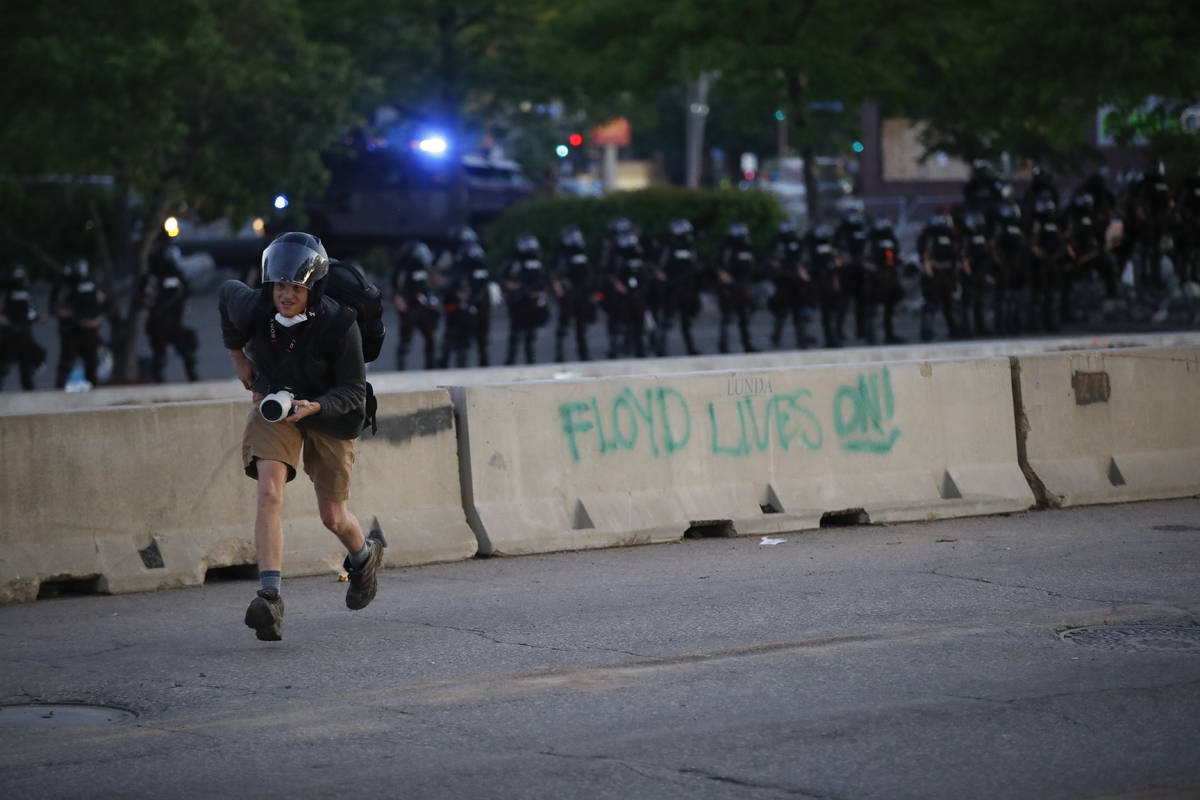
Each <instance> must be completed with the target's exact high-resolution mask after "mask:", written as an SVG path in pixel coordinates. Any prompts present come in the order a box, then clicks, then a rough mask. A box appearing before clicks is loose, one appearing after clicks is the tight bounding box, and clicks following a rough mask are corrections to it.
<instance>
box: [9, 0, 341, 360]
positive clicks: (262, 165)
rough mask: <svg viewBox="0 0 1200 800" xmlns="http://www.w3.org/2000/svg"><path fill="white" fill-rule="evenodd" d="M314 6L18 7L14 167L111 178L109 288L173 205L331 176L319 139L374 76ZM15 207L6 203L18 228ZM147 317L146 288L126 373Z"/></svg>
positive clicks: (141, 258) (134, 1) (118, 336)
mask: <svg viewBox="0 0 1200 800" xmlns="http://www.w3.org/2000/svg"><path fill="white" fill-rule="evenodd" d="M300 12H301V9H300V6H299V5H298V3H297V2H296V1H295V0H259V1H258V2H254V3H249V2H241V1H239V0H179V2H176V3H172V4H170V6H163V5H162V4H159V3H155V2H150V0H114V1H113V2H110V3H105V4H82V5H81V4H78V3H73V2H68V0H45V2H41V3H39V4H36V5H34V4H24V3H21V4H9V5H6V6H5V8H4V10H3V12H0V24H2V25H3V26H4V30H5V31H6V33H7V34H8V35H9V37H10V42H11V45H10V46H9V47H7V48H5V49H4V50H3V52H0V68H2V69H3V71H4V74H5V75H7V76H9V77H10V80H6V81H4V82H3V87H2V88H0V101H2V102H3V104H4V107H5V108H7V109H9V116H8V119H7V124H6V126H4V128H3V129H0V154H3V155H0V174H3V175H4V176H5V180H6V181H9V182H13V181H16V182H19V181H21V180H25V179H28V178H29V177H30V176H37V175H43V176H44V175H47V174H49V175H55V176H60V178H62V179H63V180H64V181H66V182H68V183H69V182H71V181H73V180H76V179H79V178H81V177H83V176H107V177H108V178H110V179H111V182H112V183H111V186H112V189H111V194H110V200H111V207H112V217H111V219H110V220H108V221H106V220H104V219H101V217H102V214H101V211H100V208H99V206H98V205H93V209H92V211H93V216H94V217H96V219H93V220H92V222H93V226H92V230H93V233H94V235H93V237H92V241H91V242H90V247H89V252H88V253H87V254H90V255H92V256H93V259H94V260H96V261H98V266H99V267H100V269H99V272H100V273H101V274H102V275H103V276H104V279H105V280H106V281H107V282H108V285H109V288H110V290H111V289H112V288H113V286H114V284H115V279H116V278H117V277H118V276H119V275H128V274H133V275H135V276H136V275H137V274H140V273H141V272H142V271H144V270H145V268H146V262H147V256H148V254H149V251H150V249H151V248H152V247H153V244H154V240H155V238H156V237H157V236H158V235H159V232H160V231H161V230H162V223H163V221H164V219H165V218H166V217H167V216H169V215H171V214H173V213H178V212H181V211H183V210H187V211H188V212H189V213H191V214H193V215H196V216H198V217H199V218H201V219H212V218H217V217H226V216H227V217H229V218H231V219H240V218H244V217H245V216H246V215H247V214H248V213H250V212H251V211H252V210H255V209H257V208H260V207H261V205H262V200H263V198H265V197H270V196H271V195H272V194H273V193H274V192H275V191H277V190H278V188H279V187H281V186H287V187H289V188H290V189H292V190H293V191H305V190H312V189H314V188H316V187H319V186H320V185H321V183H322V182H323V180H324V179H325V175H324V170H323V168H322V166H321V162H320V160H319V157H318V154H319V151H320V148H321V147H322V146H323V145H325V144H326V143H327V142H328V141H330V140H331V139H333V138H334V137H336V136H337V134H338V133H339V132H340V130H341V128H342V127H343V126H344V125H345V124H346V122H347V121H348V109H347V104H346V98H347V97H349V96H351V95H353V94H354V93H356V92H357V91H359V85H360V83H361V76H360V75H359V74H358V73H357V72H356V71H355V70H354V68H353V63H352V61H351V60H350V59H349V58H348V57H347V55H346V53H345V51H344V50H343V49H341V48H339V47H336V46H331V45H328V44H325V43H322V42H319V41H314V40H312V39H309V38H307V37H306V36H305V34H304V27H303V25H302V24H300V23H301V20H302V17H301V13H300ZM13 76H20V79H19V80H12V79H11V78H12V77H13ZM12 213H13V210H12V209H11V208H8V207H6V208H5V209H3V210H2V211H0V234H5V235H6V236H8V237H9V238H10V239H11V238H12V234H13V228H12V226H11V225H9V224H5V223H4V221H5V220H6V219H9V218H11V215H12ZM18 246H20V245H18ZM42 249H43V251H44V252H46V253H50V252H53V250H54V248H53V247H52V246H43V247H42ZM57 255H58V258H65V257H67V256H68V255H72V254H68V253H58V254H57ZM74 255H84V253H75V254H74ZM137 318H138V314H137V299H136V298H132V297H131V298H129V300H128V303H127V305H126V308H125V311H124V313H121V311H120V310H119V309H118V310H116V311H114V313H113V315H112V327H113V334H114V335H113V338H114V349H115V350H116V351H117V353H118V359H117V361H118V365H117V368H118V378H119V379H124V380H130V379H133V378H134V377H135V373H136V349H135V343H136V336H137Z"/></svg>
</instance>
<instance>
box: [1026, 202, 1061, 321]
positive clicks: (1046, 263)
mask: <svg viewBox="0 0 1200 800" xmlns="http://www.w3.org/2000/svg"><path fill="white" fill-rule="evenodd" d="M1029 251H1030V259H1029V268H1030V276H1031V279H1032V280H1031V283H1032V289H1033V295H1034V296H1033V306H1032V308H1036V309H1037V310H1038V311H1039V312H1040V321H1041V325H1042V327H1043V328H1044V329H1045V330H1047V331H1050V332H1057V331H1058V330H1059V328H1060V324H1061V316H1060V312H1061V302H1062V290H1063V283H1064V281H1065V275H1064V272H1065V270H1066V268H1067V267H1068V266H1069V264H1068V263H1067V249H1066V240H1065V238H1064V237H1063V232H1062V228H1061V227H1060V225H1059V214H1058V206H1057V205H1056V204H1055V202H1054V201H1053V200H1051V199H1050V198H1049V197H1043V198H1041V199H1040V200H1038V201H1037V203H1036V204H1035V205H1034V210H1033V224H1032V225H1031V226H1030V233H1029ZM1031 310H1032V309H1031ZM1032 318H1033V319H1037V317H1032Z"/></svg>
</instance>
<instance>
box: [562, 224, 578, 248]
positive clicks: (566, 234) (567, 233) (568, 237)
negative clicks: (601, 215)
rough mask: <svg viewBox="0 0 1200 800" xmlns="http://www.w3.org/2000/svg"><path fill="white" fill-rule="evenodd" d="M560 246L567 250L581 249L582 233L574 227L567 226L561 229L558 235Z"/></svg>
mask: <svg viewBox="0 0 1200 800" xmlns="http://www.w3.org/2000/svg"><path fill="white" fill-rule="evenodd" d="M560 236H561V237H562V238H561V241H562V246H563V247H565V248H566V249H568V250H582V249H583V231H581V230H579V228H576V227H575V226H574V225H568V226H567V227H565V228H563V229H562V233H561V234H560Z"/></svg>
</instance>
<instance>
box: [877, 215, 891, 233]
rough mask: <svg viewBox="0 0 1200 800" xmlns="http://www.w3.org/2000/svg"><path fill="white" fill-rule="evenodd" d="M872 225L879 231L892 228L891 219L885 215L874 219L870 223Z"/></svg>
mask: <svg viewBox="0 0 1200 800" xmlns="http://www.w3.org/2000/svg"><path fill="white" fill-rule="evenodd" d="M872 227H873V228H874V229H875V230H876V231H879V232H880V233H882V232H884V231H890V230H891V229H892V221H891V220H890V219H888V218H887V217H879V218H878V219H876V220H875V223H874V225H872Z"/></svg>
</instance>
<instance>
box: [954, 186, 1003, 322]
mask: <svg viewBox="0 0 1200 800" xmlns="http://www.w3.org/2000/svg"><path fill="white" fill-rule="evenodd" d="M962 230H963V241H962V250H963V253H962V256H963V259H962V277H961V284H962V303H961V304H960V310H961V312H962V317H961V319H960V320H959V330H960V332H961V333H962V335H963V336H970V335H972V334H973V335H975V336H988V335H990V334H991V331H990V330H989V329H988V324H987V314H986V313H985V311H986V309H987V307H988V306H989V305H990V304H989V303H988V302H987V300H988V296H989V295H991V294H992V293H993V292H994V291H995V286H996V270H995V259H994V257H993V255H992V247H991V242H990V241H989V240H988V235H987V234H988V225H987V220H986V217H985V215H984V213H983V212H981V211H977V210H973V209H972V210H967V211H966V212H965V213H964V214H963V216H962Z"/></svg>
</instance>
